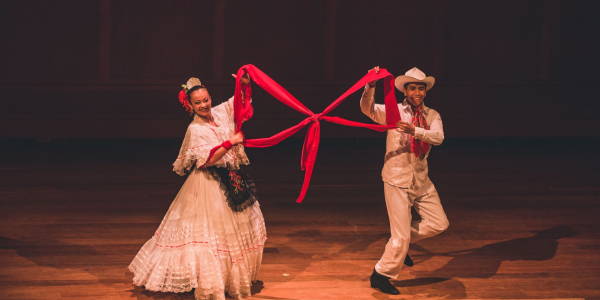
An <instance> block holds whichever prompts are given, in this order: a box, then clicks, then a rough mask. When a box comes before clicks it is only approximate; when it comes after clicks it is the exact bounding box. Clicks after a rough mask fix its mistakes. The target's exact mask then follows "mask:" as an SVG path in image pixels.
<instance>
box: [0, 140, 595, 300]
mask: <svg viewBox="0 0 600 300" xmlns="http://www.w3.org/2000/svg"><path fill="white" fill-rule="evenodd" d="M179 143H180V141H173V140H152V141H146V140H138V141H135V140H123V141H118V140H117V141H68V142H65V141H58V142H53V141H50V142H47V143H42V144H39V143H37V142H31V141H0V144H1V145H2V148H0V149H1V152H0V205H1V209H0V220H1V221H0V224H1V226H0V299H62V298H66V299H193V294H192V293H184V294H172V293H155V292H149V291H144V290H143V289H142V288H140V287H135V286H133V285H132V283H131V279H132V273H130V272H129V271H128V270H127V266H128V264H129V263H130V261H131V260H132V258H133V257H134V255H135V254H136V253H137V251H138V250H139V249H140V247H141V246H142V244H143V243H144V242H145V241H146V240H148V239H149V238H150V237H152V235H153V234H154V230H155V229H156V228H157V226H158V224H159V223H160V221H161V220H162V217H163V215H164V213H165V212H166V211H167V209H168V207H169V205H170V203H171V201H172V200H173V198H174V196H175V195H176V194H177V192H178V190H179V188H180V186H181V184H182V183H183V181H184V178H182V177H179V176H178V175H176V174H175V173H173V172H172V171H171V169H172V167H171V164H172V162H173V161H174V160H175V158H176V157H177V153H178V150H179ZM384 143H385V141H384V140H383V139H381V138H378V139H360V140H358V139H326V138H324V139H323V142H322V146H321V149H320V151H319V154H318V157H317V162H316V166H315V171H314V174H313V178H312V181H311V185H310V187H309V190H308V194H307V196H306V199H305V200H304V202H303V203H301V204H298V203H295V200H296V197H297V196H298V194H299V192H300V187H301V184H302V179H303V172H302V171H301V170H300V153H301V146H302V141H301V140H291V141H285V142H283V143H282V144H281V145H278V146H276V147H273V148H268V149H248V151H247V152H248V155H249V157H250V161H251V162H252V164H251V165H250V166H249V167H248V168H247V171H248V173H249V174H250V175H251V177H253V179H254V180H255V182H256V184H257V187H258V192H259V197H260V201H259V202H260V205H261V208H262V211H263V214H264V217H265V221H266V225H267V234H268V240H267V242H266V245H265V251H264V257H263V264H262V267H261V271H260V274H259V280H260V282H258V283H257V284H255V285H254V286H253V295H252V297H250V298H247V299H290V300H291V299H298V300H300V299H302V300H304V299H557V298H578V299H581V298H585V299H600V196H599V195H600V185H599V184H598V182H599V179H600V175H599V170H600V160H599V159H598V158H597V155H598V153H600V146H599V143H598V141H592V142H584V141H580V140H579V141H574V140H561V139H552V140H528V139H521V140H506V139H503V140H494V139H486V140H475V139H471V140H465V139H463V140H452V139H447V141H446V142H445V144H443V145H442V146H439V147H434V149H433V150H432V153H431V157H430V159H429V166H430V177H431V179H432V181H433V183H434V184H435V185H436V187H437V189H438V191H439V194H440V197H441V199H442V204H443V205H444V208H445V210H446V213H447V215H448V218H449V221H450V228H449V229H448V230H447V231H446V232H444V233H442V234H440V235H438V236H436V237H433V238H431V239H426V240H423V241H420V242H419V243H417V244H413V245H411V247H410V251H409V253H410V255H411V257H412V258H413V260H414V261H415V266H414V267H412V268H405V269H404V270H403V271H402V274H401V276H400V277H399V278H398V280H397V281H393V284H394V285H395V286H397V287H398V289H399V290H400V292H401V293H402V294H401V295H398V296H390V295H386V294H383V293H381V292H379V291H376V290H374V289H371V288H370V286H369V276H370V274H371V271H372V269H373V266H374V264H375V263H376V262H377V260H378V259H379V257H380V256H381V254H382V253H383V249H384V246H385V243H386V241H387V239H388V238H389V224H388V218H387V212H386V208H385V201H384V198H383V183H382V182H381V176H380V171H381V167H382V163H383V155H384V147H385V145H384Z"/></svg>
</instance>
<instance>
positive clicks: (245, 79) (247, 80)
mask: <svg viewBox="0 0 600 300" xmlns="http://www.w3.org/2000/svg"><path fill="white" fill-rule="evenodd" d="M377 72H379V70H378V71H377ZM231 76H233V78H237V75H235V74H231ZM240 81H241V82H242V84H248V83H250V75H249V74H248V72H246V73H245V74H244V75H243V76H242V79H240Z"/></svg>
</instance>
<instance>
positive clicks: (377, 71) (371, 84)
mask: <svg viewBox="0 0 600 300" xmlns="http://www.w3.org/2000/svg"><path fill="white" fill-rule="evenodd" d="M373 70H375V73H377V74H379V66H377V67H375V68H373V69H371V70H369V71H368V72H367V73H369V72H371V71H373ZM376 83H377V80H373V81H371V82H369V86H370V87H374V86H375V84H376Z"/></svg>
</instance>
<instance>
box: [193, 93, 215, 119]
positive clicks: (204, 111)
mask: <svg viewBox="0 0 600 300" xmlns="http://www.w3.org/2000/svg"><path fill="white" fill-rule="evenodd" d="M211 104H212V103H211V99H210V95H209V94H208V91H207V90H206V89H199V90H195V91H193V92H192V93H191V94H190V105H191V106H192V108H193V109H194V112H195V113H197V114H198V115H199V116H201V117H203V118H208V117H210V108H211Z"/></svg>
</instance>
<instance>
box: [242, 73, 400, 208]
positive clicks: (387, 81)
mask: <svg viewBox="0 0 600 300" xmlns="http://www.w3.org/2000/svg"><path fill="white" fill-rule="evenodd" d="M246 72H248V73H249V74H250V77H251V78H252V80H253V81H254V82H255V83H256V84H257V85H258V86H260V87H262V88H263V89H265V91H267V92H268V93H269V94H271V95H272V96H273V97H275V99H277V100H279V101H281V102H283V103H284V104H286V105H288V106H290V107H291V108H293V109H295V110H297V111H298V112H300V113H303V114H305V115H307V116H309V117H308V118H306V119H304V120H303V121H302V122H300V123H298V125H296V126H293V127H290V128H288V129H286V130H284V131H282V132H280V133H278V134H276V135H274V136H272V137H269V138H261V139H249V140H246V141H245V143H244V145H245V146H246V147H271V146H274V145H276V144H278V143H279V142H281V141H283V140H284V139H286V138H288V137H290V136H291V135H293V134H294V133H296V132H298V131H299V130H300V129H302V128H303V127H304V126H306V125H308V131H307V133H306V138H305V139H304V145H303V146H302V159H301V162H300V167H301V168H302V170H304V171H305V173H304V183H303V184H302V190H301V191H300V196H299V197H298V200H296V202H298V203H300V202H302V200H303V199H304V196H305V195H306V191H307V189H308V184H309V182H310V178H311V176H312V171H313V168H314V165H315V160H316V158H317V152H318V149H319V141H320V138H321V124H320V122H319V120H325V121H329V122H333V123H336V124H340V125H345V126H353V127H364V128H369V129H373V130H377V131H386V130H388V129H393V128H396V122H398V121H399V120H400V111H399V110H398V103H397V102H396V96H395V95H394V76H393V75H392V74H390V73H389V72H388V71H387V70H386V69H380V70H379V73H375V71H371V72H369V73H368V74H367V75H365V76H364V77H363V78H361V79H360V80H359V81H358V82H357V83H355V84H354V85H353V86H352V87H351V88H350V89H349V90H348V91H346V92H345V93H344V94H343V95H341V96H340V97H339V98H337V99H336V100H335V101H333V103H331V104H330V105H329V106H328V107H327V108H326V109H325V110H324V111H323V112H322V113H319V114H315V113H313V112H312V111H310V109H308V108H306V107H305V106H304V105H303V104H302V103H301V102H300V101H298V99H296V98H294V96H292V95H291V94H290V93H289V92H288V91H287V90H285V89H284V88H283V87H281V86H280V85H279V84H278V83H277V82H275V81H274V80H273V79H271V78H270V77H269V76H267V75H266V74H265V73H263V72H262V71H261V70H259V69H258V68H257V67H255V66H253V65H245V66H242V67H241V68H240V69H239V70H238V73H237V78H236V84H235V94H234V104H233V106H234V119H235V124H236V132H238V131H241V128H242V123H243V122H244V121H246V120H249V119H250V118H251V117H252V106H251V105H250V101H249V99H244V100H248V101H242V90H241V89H242V86H241V81H240V79H241V78H242V75H244V73H246ZM377 79H383V80H384V84H383V93H384V99H385V109H386V123H387V125H375V124H365V123H359V122H354V121H348V120H345V119H342V118H338V117H329V116H326V114H328V113H329V112H331V111H332V110H333V109H334V108H336V107H337V106H338V105H339V104H340V103H342V101H344V100H345V99H346V97H348V96H349V95H350V94H352V93H354V92H356V91H357V90H358V89H360V88H362V87H364V86H365V85H366V84H367V83H368V82H371V81H373V80H377ZM245 88H246V90H245V91H244V95H251V93H252V91H251V88H250V85H248V86H246V87H245Z"/></svg>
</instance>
